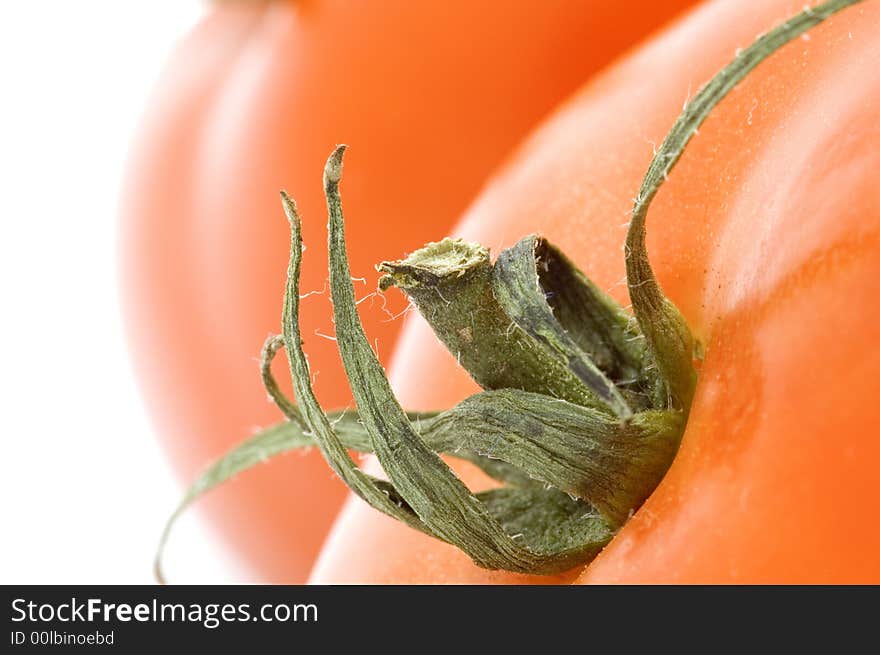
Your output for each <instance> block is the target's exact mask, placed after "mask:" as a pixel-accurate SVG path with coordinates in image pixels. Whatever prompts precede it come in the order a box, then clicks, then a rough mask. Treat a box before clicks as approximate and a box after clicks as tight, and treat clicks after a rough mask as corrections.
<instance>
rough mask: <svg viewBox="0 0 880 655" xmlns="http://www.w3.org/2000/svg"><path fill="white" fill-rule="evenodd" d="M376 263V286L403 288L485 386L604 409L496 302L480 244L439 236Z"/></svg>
mask: <svg viewBox="0 0 880 655" xmlns="http://www.w3.org/2000/svg"><path fill="white" fill-rule="evenodd" d="M377 268H378V269H379V270H380V271H382V272H384V273H385V275H383V276H382V278H381V279H380V281H379V288H380V289H382V290H385V289H388V288H389V287H391V286H396V287H398V288H399V289H401V290H402V291H403V292H404V293H406V294H407V296H408V297H409V298H410V299H411V300H412V301H413V302H414V303H415V305H416V307H417V308H418V310H419V313H420V314H421V315H422V316H423V317H424V318H425V320H426V321H428V323H429V324H430V325H431V328H432V329H433V330H434V333H435V334H436V335H437V337H438V338H439V339H440V341H442V342H443V344H444V345H445V346H446V347H447V348H448V349H449V352H451V353H452V354H453V356H455V357H456V359H457V360H458V363H459V364H460V365H461V366H462V367H463V368H464V369H465V370H466V371H467V372H468V373H469V374H470V376H471V377H472V378H473V379H474V381H475V382H476V383H477V384H479V385H480V386H481V387H482V388H483V389H522V390H523V391H533V392H535V393H541V394H544V395H547V396H550V397H552V398H559V399H561V400H567V401H569V402H572V403H576V404H578V405H583V406H585V407H594V408H596V409H601V410H605V411H610V410H609V408H608V404H607V402H606V401H605V400H604V399H603V398H602V397H600V396H599V395H598V394H597V393H596V392H595V391H594V390H593V389H591V388H590V387H589V386H588V385H587V384H585V383H584V381H582V380H581V379H580V378H579V377H578V376H577V375H576V374H575V372H574V371H573V370H571V369H570V368H569V367H568V362H567V361H565V359H564V358H562V357H561V356H560V355H559V353H558V352H554V351H553V350H551V349H549V348H547V347H545V346H544V345H543V344H541V343H539V342H537V341H536V340H535V338H534V337H533V336H531V335H530V334H529V333H528V332H526V331H525V330H524V329H523V328H522V327H521V326H520V325H518V324H517V322H516V321H515V320H514V318H513V317H511V316H510V315H509V314H508V313H507V311H506V310H505V308H504V307H503V306H502V305H501V304H499V301H498V299H497V298H496V296H495V292H494V290H493V285H492V278H493V266H492V263H491V262H490V260H489V251H488V250H486V249H485V248H484V247H483V246H480V245H479V244H475V243H469V242H466V241H463V240H461V239H443V240H442V241H440V242H437V243H429V244H427V245H426V246H424V247H423V248H420V249H419V250H417V251H415V252H414V253H412V254H410V255H409V256H407V257H406V258H405V259H403V260H400V261H394V262H383V263H381V264H379V266H378V267H377ZM535 293H539V292H538V291H537V290H536V291H535ZM541 302H543V299H542V300H541ZM603 388H604V387H603Z"/></svg>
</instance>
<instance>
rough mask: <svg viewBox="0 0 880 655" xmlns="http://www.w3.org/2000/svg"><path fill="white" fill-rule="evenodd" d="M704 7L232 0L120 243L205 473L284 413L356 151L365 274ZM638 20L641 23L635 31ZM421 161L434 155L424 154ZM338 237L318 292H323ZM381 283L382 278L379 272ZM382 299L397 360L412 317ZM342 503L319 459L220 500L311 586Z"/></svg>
mask: <svg viewBox="0 0 880 655" xmlns="http://www.w3.org/2000/svg"><path fill="white" fill-rule="evenodd" d="M690 3H691V2H690V1H689V0H676V1H674V2H665V3H655V2H647V1H639V2H635V1H633V2H620V3H606V2H601V1H599V0H589V1H584V0H555V1H554V2H549V3H543V4H541V5H540V7H538V6H536V5H535V4H534V3H531V2H521V1H516V2H510V1H503V2H502V1H500V0H492V1H485V2H470V1H469V0H454V1H449V0H446V1H444V2H418V3H414V2H410V1H409V0H382V1H381V2H359V3H346V2H341V1H330V0H322V1H321V2H317V1H316V2H301V1H300V2H289V3H288V2H271V3H265V2H262V3H257V2H223V3H217V4H215V5H213V6H212V7H211V8H210V11H209V14H208V15H207V17H206V18H205V19H204V20H203V21H202V23H201V24H200V25H198V26H197V28H196V29H195V30H194V31H193V33H192V34H190V35H189V37H188V38H187V39H186V40H185V41H184V42H183V43H182V44H181V45H180V46H179V48H178V49H177V51H176V52H175V53H174V54H173V56H172V58H171V61H170V62H169V64H168V66H167V69H166V71H165V73H164V76H163V77H162V79H161V80H160V82H159V84H158V88H157V89H156V91H155V94H154V98H153V101H152V105H151V107H150V109H149V111H148V113H147V115H146V117H145V119H144V121H143V124H142V126H141V129H140V133H139V136H138V138H137V141H136V143H135V145H134V147H133V152H132V156H131V162H130V167H129V172H128V176H127V185H126V188H125V192H124V195H123V204H122V215H123V220H124V226H123V231H124V234H123V240H122V248H121V259H122V270H123V297H124V304H125V317H126V325H127V332H128V337H129V343H130V344H131V351H132V355H133V359H134V364H135V369H136V375H137V377H138V379H139V382H140V385H141V388H142V390H143V394H144V396H145V398H146V402H147V405H148V409H149V412H150V414H151V415H152V417H153V420H154V422H155V427H156V431H157V432H158V434H159V435H160V437H161V439H162V443H163V446H164V447H165V449H166V451H167V453H168V455H169V456H170V458H171V460H172V461H173V462H174V464H175V466H176V469H177V472H178V473H179V474H180V475H181V476H183V477H184V478H185V479H186V480H190V479H192V477H193V476H194V475H195V474H196V473H198V472H199V471H200V470H201V469H202V468H203V467H204V466H205V465H206V464H207V463H208V462H209V461H210V460H211V459H213V458H214V457H216V456H218V455H219V454H221V453H222V452H224V451H225V450H227V449H228V448H229V447H230V446H232V445H233V444H235V443H237V442H238V441H240V440H241V439H243V438H244V437H246V436H248V435H249V434H250V433H251V432H252V431H253V430H254V428H255V427H256V426H259V425H265V424H268V423H271V422H273V421H276V420H278V419H279V415H278V413H277V411H276V410H275V409H274V408H273V407H272V406H271V405H270V404H269V403H268V402H266V398H265V392H264V391H263V389H262V387H261V385H260V382H259V378H258V377H257V368H256V365H255V363H254V359H255V358H256V357H257V355H258V354H259V351H260V346H261V344H262V342H263V340H264V339H265V338H266V336H267V335H268V334H269V333H272V332H277V331H278V330H279V316H280V298H281V291H282V288H283V283H284V271H285V266H286V256H287V226H286V223H285V221H284V218H283V214H282V212H281V209H280V204H279V201H278V191H279V190H280V189H281V188H287V189H288V190H290V192H291V193H293V194H294V195H295V196H296V198H297V200H298V202H299V204H300V207H301V209H302V212H303V215H304V219H305V227H304V230H305V236H306V238H307V239H308V240H310V241H311V242H320V241H321V240H322V239H323V238H324V236H323V226H324V224H325V222H326V217H325V213H324V211H325V210H324V205H323V197H322V195H321V167H322V164H323V161H324V158H325V157H326V154H327V152H328V151H329V149H330V148H332V146H333V145H334V144H335V143H338V142H342V141H344V142H347V143H349V144H350V145H351V146H352V153H351V156H350V157H349V163H348V167H349V171H350V178H351V182H350V183H348V184H347V187H346V190H347V197H346V202H347V207H348V208H349V212H350V215H351V217H352V218H354V219H355V220H354V221H353V222H352V224H351V232H352V234H351V239H350V240H351V243H352V264H353V270H354V271H355V274H356V275H367V274H369V273H370V271H371V270H372V265H373V264H374V257H375V253H376V250H377V246H378V244H381V245H382V250H387V251H388V252H400V251H405V250H407V249H413V248H415V247H417V246H419V245H420V244H421V243H422V242H423V241H425V239H427V238H428V237H429V236H431V235H434V234H442V233H443V232H444V231H445V230H446V229H447V227H448V226H449V225H451V222H452V220H453V219H454V218H455V216H456V215H458V214H459V213H460V212H461V211H462V209H463V208H464V206H465V204H466V202H467V201H468V199H469V198H471V197H472V196H473V195H474V194H475V193H476V191H477V190H478V189H479V187H480V185H481V183H482V182H483V179H484V176H485V175H486V174H487V172H488V171H490V170H491V169H492V168H493V167H494V166H495V165H496V164H497V163H498V162H499V161H500V159H501V157H502V156H503V154H504V153H505V152H506V151H507V150H509V148H511V147H512V146H513V144H515V142H516V141H517V140H518V139H519V138H520V137H521V136H522V135H523V134H524V133H525V132H526V130H527V129H528V128H529V127H531V126H532V125H533V124H534V123H535V122H536V121H537V120H538V119H539V118H540V117H541V116H542V115H543V114H544V113H546V112H547V111H548V110H549V109H551V108H552V107H553V105H554V104H555V103H556V102H557V101H558V100H560V99H561V98H563V97H564V96H565V95H567V94H568V93H570V92H571V91H572V90H573V89H574V88H576V87H577V85H578V84H580V83H582V81H583V80H584V79H586V78H587V77H588V76H589V75H590V74H591V73H592V72H593V71H595V70H597V69H598V68H599V67H600V66H602V65H604V64H605V63H607V62H608V61H610V60H611V59H612V58H613V56H614V55H615V54H616V53H618V52H620V51H621V50H622V49H623V48H625V47H627V46H629V45H630V44H631V43H633V42H634V41H635V40H636V39H638V38H640V37H641V36H642V35H643V34H645V33H646V32H647V31H648V30H649V29H650V28H652V27H653V26H655V25H656V24H657V23H658V22H659V21H660V20H662V19H663V18H665V17H666V16H671V15H672V14H674V13H675V12H676V11H677V10H679V9H680V8H682V7H684V6H686V5H688V4H690ZM621 25H625V26H626V27H625V29H623V28H621V27H620V26H621ZM416 162H418V163H417V164H416ZM320 251H321V249H320V248H315V249H314V250H313V252H312V253H311V256H310V257H308V258H307V259H306V262H305V268H304V275H303V288H304V289H305V290H316V291H320V290H321V289H323V288H324V284H325V282H324V281H325V277H326V273H325V270H326V264H325V261H326V260H325V259H322V257H323V255H319V253H320ZM362 289H363V295H364V296H366V295H368V293H369V291H370V289H368V288H367V287H366V286H364V287H362ZM403 307H404V304H403V303H402V302H401V301H400V300H399V299H396V298H395V299H392V300H390V301H389V303H388V307H387V308H386V309H387V312H388V314H386V313H383V312H382V311H380V309H379V304H378V303H377V304H376V306H375V307H372V309H371V308H370V303H369V302H367V303H364V304H363V305H362V308H363V309H364V319H365V322H366V324H367V327H368V329H369V331H370V333H371V335H372V336H373V337H375V338H376V339H377V342H378V344H379V348H380V351H381V354H382V355H383V357H384V358H385V359H386V360H387V358H388V356H389V355H390V352H391V344H392V339H393V338H394V336H395V335H396V333H397V332H398V330H399V326H400V321H392V320H389V318H388V316H389V315H394V314H396V313H398V312H399V311H400V310H402V309H403ZM327 308H328V306H327V302H326V297H325V296H321V295H320V294H318V295H316V296H314V297H312V298H310V299H309V300H308V301H306V303H305V306H304V312H305V316H304V319H305V329H306V334H309V335H313V334H314V335H315V338H313V339H310V343H309V352H310V355H311V361H312V369H313V370H314V371H316V372H317V374H318V377H317V379H316V386H317V391H318V394H319V396H320V398H321V400H322V401H323V402H324V403H326V404H327V405H328V406H331V407H341V406H345V405H346V404H348V403H350V394H349V391H348V387H347V385H346V384H345V382H344V376H343V374H342V370H341V367H340V366H339V360H338V356H337V355H336V349H335V346H334V344H333V343H332V342H331V341H329V340H327V339H323V338H320V335H330V334H332V325H331V324H330V321H329V318H328V316H329V313H328V311H327ZM343 498H344V490H343V487H342V485H341V484H340V483H338V482H337V481H336V480H335V479H334V477H333V475H332V474H331V473H330V472H329V471H328V470H327V469H326V467H325V465H324V463H323V461H322V460H321V458H320V457H319V456H318V455H317V454H315V453H313V454H309V455H306V456H291V457H287V458H282V459H281V460H279V461H277V462H273V463H271V464H269V465H267V466H265V467H263V468H262V469H261V470H259V471H255V472H249V473H248V474H245V475H242V476H241V477H240V478H239V479H238V480H236V481H235V482H234V483H232V484H231V485H228V486H227V487H226V488H224V489H222V490H218V491H217V492H215V493H214V494H212V497H211V498H210V499H209V500H207V501H206V505H207V509H208V512H209V514H210V516H211V517H212V519H213V521H214V523H215V524H216V525H217V526H218V527H219V528H220V529H221V530H222V532H223V534H224V536H225V538H226V540H228V542H229V543H231V544H232V545H233V546H234V547H235V548H236V549H237V551H238V552H239V553H241V554H242V555H243V556H244V557H245V558H246V559H247V561H248V562H249V563H250V564H251V565H252V567H253V569H254V571H255V573H256V574H257V575H259V576H261V577H262V578H264V579H266V580H272V581H275V582H296V581H301V580H302V579H304V576H305V574H306V573H307V571H308V569H309V567H310V566H311V563H312V561H313V558H314V555H315V554H316V552H317V550H318V548H319V546H320V544H321V542H322V540H323V538H324V535H325V533H326V531H327V529H328V528H329V525H330V523H331V521H332V519H333V516H334V515H335V512H336V510H337V508H338V507H339V505H340V504H341V502H342V500H343Z"/></svg>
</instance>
